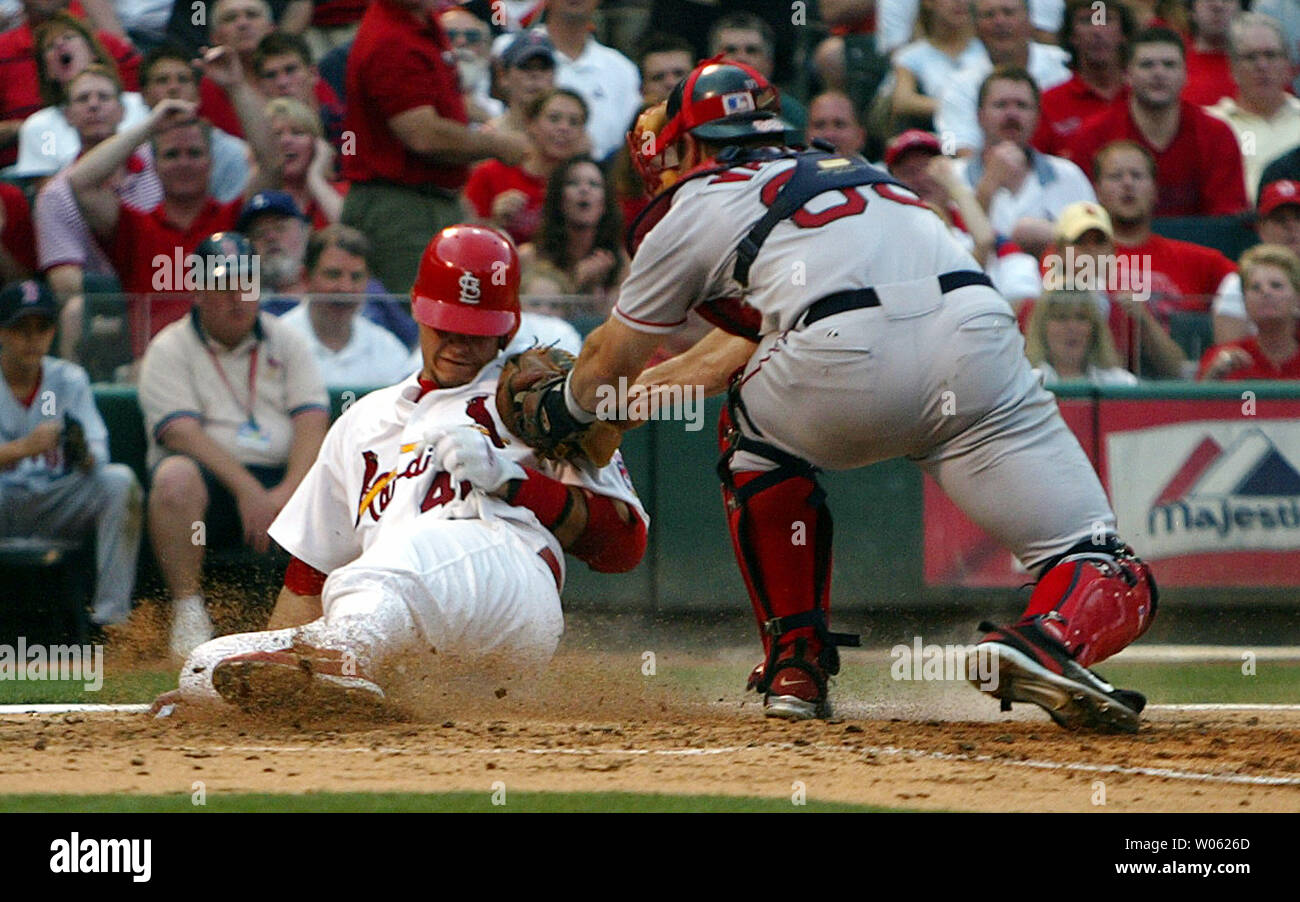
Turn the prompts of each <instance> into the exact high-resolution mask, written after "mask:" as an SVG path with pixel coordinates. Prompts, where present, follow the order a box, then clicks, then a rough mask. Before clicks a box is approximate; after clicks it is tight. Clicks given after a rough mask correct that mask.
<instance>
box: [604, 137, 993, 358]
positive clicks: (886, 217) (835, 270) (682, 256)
mask: <svg viewBox="0 0 1300 902" xmlns="http://www.w3.org/2000/svg"><path fill="white" fill-rule="evenodd" d="M793 169H794V161H793V160H777V161H772V162H764V163H758V164H751V165H746V166H740V167H737V168H735V169H731V170H729V171H728V172H725V173H720V174H718V175H711V176H705V177H703V178H696V179H693V180H691V181H689V182H687V183H686V184H685V185H683V186H682V187H681V188H680V189H679V190H678V191H677V193H676V195H674V197H673V199H672V208H671V209H670V210H669V211H668V212H667V213H666V214H665V215H664V218H663V219H662V220H661V221H660V222H658V223H657V224H656V225H655V227H654V228H653V229H651V230H650V232H649V233H648V234H647V235H646V237H645V240H644V241H643V242H642V244H641V246H640V248H639V249H638V250H637V253H636V256H635V257H634V258H633V259H632V268H631V272H630V273H629V274H628V278H627V281H625V282H624V283H623V286H622V288H621V289H620V290H619V299H618V304H617V305H616V306H615V308H614V316H616V317H618V318H619V319H620V320H622V321H623V322H624V323H626V324H627V325H628V326H630V327H632V328H633V329H637V330H640V331H643V332H674V331H676V330H677V329H680V328H681V327H682V326H683V325H684V324H685V323H686V314H687V311H689V310H690V309H691V308H692V307H694V306H695V305H696V304H698V303H700V302H702V301H707V300H711V299H713V298H722V297H734V296H736V295H738V294H740V293H741V290H740V286H739V284H737V282H736V281H735V280H734V279H733V278H732V271H733V269H734V268H735V265H736V247H737V245H738V244H739V243H740V241H741V239H742V238H744V237H745V235H746V234H747V233H748V232H749V230H750V228H751V227H752V226H753V224H754V223H755V222H757V221H758V219H759V218H760V217H762V215H763V214H764V213H765V212H766V211H767V207H768V204H770V203H771V202H772V200H773V198H774V197H775V196H776V194H777V192H778V191H779V190H780V188H781V186H782V185H784V184H785V182H786V181H787V180H788V179H789V178H790V174H791V173H792V172H793ZM814 237H815V240H812V239H813V238H814ZM979 268H980V267H979V264H978V263H976V262H975V259H974V258H973V257H972V256H971V255H970V254H969V253H968V252H967V251H965V250H963V249H962V248H961V247H960V246H959V245H958V244H957V243H956V242H955V241H953V240H952V238H951V236H949V235H948V228H947V226H946V225H944V223H943V222H942V221H941V220H940V219H939V217H938V216H936V215H935V214H934V213H933V212H932V211H931V210H929V209H928V208H926V207H923V206H921V205H920V201H919V199H918V198H917V197H916V195H915V194H912V193H911V192H910V191H907V190H906V189H903V188H898V187H896V186H893V185H888V184H885V185H874V186H866V187H860V188H848V189H845V190H844V191H831V192H826V193H824V194H821V195H819V196H818V197H815V198H813V200H812V201H810V202H809V203H808V204H807V205H806V206H805V207H804V209H803V210H801V211H800V212H799V213H796V214H795V216H793V217H792V218H789V219H785V220H782V221H781V222H779V223H777V225H776V227H775V228H774V229H772V233H771V234H770V235H769V236H768V238H767V241H766V242H765V243H764V244H763V248H762V250H761V251H759V254H758V257H757V259H756V260H755V262H754V265H753V268H752V269H751V270H750V274H749V284H750V290H749V293H748V294H747V295H746V296H745V300H746V301H747V302H748V303H749V304H750V305H751V306H753V307H754V308H756V309H757V310H758V311H759V313H761V314H762V325H761V327H760V330H759V331H760V332H761V333H762V334H769V333H772V332H779V331H782V330H785V329H788V328H790V327H791V326H792V325H794V322H795V320H796V319H797V318H798V317H799V315H800V314H801V313H802V312H803V311H804V310H805V309H807V308H808V306H809V305H811V304H812V303H813V302H814V301H816V300H818V299H819V298H823V297H825V296H826V295H828V294H832V293H834V292H837V291H843V290H846V289H852V288H868V287H875V288H881V287H882V286H887V285H891V284H895V283H904V282H910V281H913V280H915V279H921V278H925V277H927V276H935V275H938V274H940V273H944V272H949V271H953V270H979Z"/></svg>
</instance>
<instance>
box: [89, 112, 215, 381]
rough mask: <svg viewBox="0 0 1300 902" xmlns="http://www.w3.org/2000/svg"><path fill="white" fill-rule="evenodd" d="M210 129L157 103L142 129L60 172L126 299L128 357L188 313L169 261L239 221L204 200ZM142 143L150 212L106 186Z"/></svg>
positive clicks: (208, 198) (177, 274)
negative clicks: (147, 149)
mask: <svg viewBox="0 0 1300 902" xmlns="http://www.w3.org/2000/svg"><path fill="white" fill-rule="evenodd" d="M210 128H211V126H209V125H208V124H207V123H206V122H203V121H201V120H199V119H197V118H195V109H194V106H193V105H192V104H189V103H186V102H185V101H183V100H164V101H163V102H162V103H160V104H158V105H157V106H156V107H154V108H153V110H151V111H150V113H149V118H148V119H147V120H146V121H145V122H143V123H141V124H140V125H137V126H135V127H134V128H129V129H127V130H125V131H122V132H118V133H117V134H116V135H114V136H113V137H111V138H109V139H108V140H107V141H104V142H102V143H100V144H99V145H98V146H97V147H95V148H94V149H93V150H91V151H90V152H89V153H87V154H85V155H84V156H82V157H81V159H79V160H78V161H77V162H76V163H74V164H73V165H72V166H70V167H69V168H68V174H67V178H68V184H69V186H70V187H71V188H72V191H73V194H74V195H75V197H76V199H77V205H78V206H79V207H80V208H81V212H82V214H83V215H84V216H85V217H86V222H87V224H89V226H90V230H91V232H92V233H93V234H94V235H95V237H96V238H98V239H99V241H100V243H101V245H102V246H103V248H104V251H105V253H106V254H107V255H108V258H109V260H110V261H111V262H112V264H113V268H114V269H115V270H116V271H117V274H118V278H119V280H120V281H121V283H122V290H123V291H124V292H125V293H126V294H127V295H128V298H127V313H128V319H129V320H130V329H131V345H132V356H133V357H139V355H140V354H142V353H144V348H145V345H146V344H148V340H149V338H151V337H152V336H153V335H156V334H157V333H158V331H159V330H160V329H161V328H162V327H163V326H165V325H167V324H168V323H170V322H173V321H175V320H177V319H179V318H181V317H182V316H184V315H185V313H186V311H187V310H188V309H189V295H188V294H187V293H185V291H184V290H183V285H181V284H177V280H179V279H180V278H181V277H182V273H181V272H180V271H179V270H180V267H176V266H175V265H173V264H170V261H172V260H174V259H175V258H177V257H180V258H184V257H185V255H188V254H191V253H193V251H194V248H195V247H196V246H197V245H198V243H199V242H200V241H202V240H203V236H205V235H209V234H212V231H213V230H214V229H215V230H218V231H224V230H227V229H230V228H232V227H233V226H234V224H235V220H236V218H237V217H238V215H239V210H240V206H241V205H240V202H239V201H233V202H231V203H228V204H222V203H219V202H218V201H217V200H216V199H215V198H213V197H212V196H211V195H210V194H208V184H209V180H210V176H211V171H212V156H211V153H210V151H209V148H210V146H211V137H210V136H209V134H208V130H209V129H210ZM145 141H149V142H150V144H151V146H152V148H153V159H154V166H155V169H156V171H157V173H158V180H159V182H160V183H161V184H162V190H163V199H162V202H161V203H160V204H158V205H157V206H156V207H154V208H153V209H152V210H150V211H148V212H140V211H138V210H135V209H133V208H132V207H130V206H128V205H127V204H125V203H123V201H122V199H121V198H119V197H117V196H116V195H115V194H114V192H113V190H112V188H111V187H110V186H109V181H110V177H111V176H112V175H113V173H114V172H116V171H118V170H119V169H120V168H121V167H122V166H124V165H126V163H127V161H128V160H129V159H130V158H131V156H132V154H133V153H134V152H135V149H136V147H138V146H139V145H140V144H142V143H144V142H145ZM160 261H161V262H162V265H160Z"/></svg>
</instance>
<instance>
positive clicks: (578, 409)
mask: <svg viewBox="0 0 1300 902" xmlns="http://www.w3.org/2000/svg"><path fill="white" fill-rule="evenodd" d="M564 406H565V408H566V409H567V410H568V411H569V415H570V416H572V417H573V418H574V419H575V420H577V421H578V422H579V423H581V424H582V425H583V426H586V425H589V424H591V423H594V422H596V415H595V414H594V413H591V412H590V411H588V410H583V408H582V405H581V404H579V403H578V399H577V398H575V397H574V396H573V370H569V375H567V376H565V377H564Z"/></svg>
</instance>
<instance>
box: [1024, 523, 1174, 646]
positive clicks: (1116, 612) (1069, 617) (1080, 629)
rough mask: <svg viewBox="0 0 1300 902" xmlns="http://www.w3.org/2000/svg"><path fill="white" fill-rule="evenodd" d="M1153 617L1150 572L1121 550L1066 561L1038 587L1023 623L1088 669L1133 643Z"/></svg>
mask: <svg viewBox="0 0 1300 902" xmlns="http://www.w3.org/2000/svg"><path fill="white" fill-rule="evenodd" d="M1155 612H1156V588H1155V580H1154V579H1153V578H1152V576H1151V568H1150V567H1149V566H1148V565H1147V564H1146V562H1145V561H1143V560H1142V559H1141V558H1138V557H1137V556H1136V555H1133V554H1132V552H1130V551H1127V549H1125V552H1123V553H1120V554H1117V555H1116V554H1109V553H1083V554H1079V555H1071V556H1067V557H1066V558H1065V559H1064V560H1063V561H1061V562H1060V563H1059V564H1057V565H1056V566H1054V567H1052V568H1051V569H1050V570H1048V571H1047V573H1045V574H1043V578H1042V579H1040V580H1039V581H1038V585H1037V586H1035V587H1034V592H1033V594H1032V595H1031V596H1030V597H1029V606H1028V607H1027V608H1026V609H1025V613H1024V614H1023V615H1022V617H1021V622H1022V623H1023V622H1025V621H1029V620H1034V621H1035V622H1037V623H1038V625H1039V626H1040V627H1041V628H1042V629H1043V630H1044V631H1045V632H1047V633H1048V634H1050V635H1051V636H1052V637H1053V638H1055V639H1057V640H1058V641H1059V642H1060V643H1061V644H1062V645H1064V646H1065V648H1066V650H1067V651H1069V652H1070V654H1072V655H1073V656H1074V659H1075V660H1076V661H1077V662H1078V663H1079V664H1081V665H1083V666H1084V667H1091V666H1092V665H1093V664H1096V663H1097V662H1098V661H1104V660H1105V659H1106V658H1109V657H1110V656H1111V655H1113V654H1115V653H1116V652H1118V651H1120V650H1121V649H1123V648H1124V647H1126V646H1127V645H1129V644H1131V643H1132V642H1134V641H1135V640H1137V639H1138V637H1140V636H1141V635H1142V634H1143V633H1145V632H1146V631H1147V628H1148V627H1149V626H1150V625H1151V621H1152V619H1153V618H1154V617H1155Z"/></svg>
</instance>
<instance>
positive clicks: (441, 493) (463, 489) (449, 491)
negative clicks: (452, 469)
mask: <svg viewBox="0 0 1300 902" xmlns="http://www.w3.org/2000/svg"><path fill="white" fill-rule="evenodd" d="M456 488H457V487H456V486H453V485H452V484H451V474H450V473H448V472H447V471H446V470H439V471H438V473H437V475H435V476H434V477H433V482H431V483H429V490H428V491H427V492H425V493H424V500H423V501H421V502H420V513H424V512H425V511H427V510H429V509H430V508H435V507H438V506H440V505H443V504H450V503H451V502H453V501H455V500H456V499H457V498H468V497H469V493H470V492H471V491H473V490H474V486H472V485H471V484H470V483H468V482H462V483H461V484H460V486H459V488H460V494H459V495H457V494H456Z"/></svg>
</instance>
